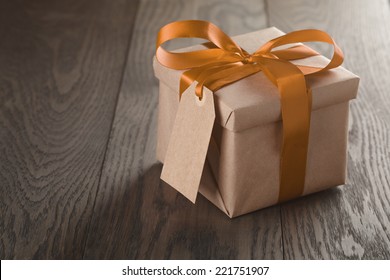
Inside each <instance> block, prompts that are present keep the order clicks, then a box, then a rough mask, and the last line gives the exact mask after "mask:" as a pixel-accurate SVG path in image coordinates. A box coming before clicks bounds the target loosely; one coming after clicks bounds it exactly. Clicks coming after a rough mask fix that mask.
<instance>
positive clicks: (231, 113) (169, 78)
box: [153, 27, 359, 131]
mask: <svg viewBox="0 0 390 280" xmlns="http://www.w3.org/2000/svg"><path fill="white" fill-rule="evenodd" d="M283 34H284V33H283V32H282V31H280V30H279V29H277V28H275V27H270V28H267V29H263V30H260V31H256V32H252V33H247V34H243V35H239V36H235V37H233V40H234V41H235V42H237V44H238V45H240V46H241V47H242V48H243V49H245V50H246V51H248V52H249V53H252V52H254V51H256V50H257V49H258V48H259V47H260V46H262V45H263V44H264V43H266V42H267V41H269V40H271V39H273V38H276V37H279V36H281V35H283ZM205 48H207V47H206V46H205V45H197V46H192V47H188V48H184V49H180V50H178V51H179V52H181V51H192V50H196V49H205ZM292 62H293V63H296V64H300V65H311V66H314V65H315V66H325V65H326V64H327V63H328V62H329V60H328V59H327V58H325V57H324V56H321V55H318V56H313V57H309V58H305V59H299V60H294V61H292ZM153 67H154V72H155V76H156V77H157V78H158V79H159V80H160V81H161V82H163V83H165V84H166V85H167V86H168V87H170V88H171V89H172V90H173V91H174V92H177V98H178V99H179V81H180V76H181V74H182V72H183V71H181V70H173V69H169V68H167V67H165V66H163V65H161V64H160V63H159V62H158V61H157V59H156V57H154V60H153ZM306 81H307V85H308V87H310V88H311V89H312V94H313V98H312V102H313V105H312V110H317V109H319V108H323V107H327V106H330V105H334V104H337V103H342V102H346V101H348V100H350V99H353V98H356V95H357V89H358V85H359V77H358V76H356V75H354V74H353V73H351V72H349V71H348V70H346V69H345V68H343V67H338V68H335V69H331V70H328V71H326V72H324V73H321V74H315V75H311V76H309V77H306ZM194 94H195V93H194ZM214 96H215V107H216V120H217V122H219V123H220V125H221V126H223V127H225V128H227V129H229V130H232V131H241V130H245V129H249V128H252V127H255V126H259V125H263V124H267V123H271V122H276V121H279V120H281V108H280V95H279V91H278V89H277V87H276V86H275V85H274V84H273V83H272V82H271V81H269V80H268V78H267V77H266V76H265V75H264V73H262V72H258V73H256V74H253V75H251V76H249V77H246V78H245V79H242V80H240V81H237V82H235V83H233V84H230V85H227V86H225V87H223V88H221V89H219V90H217V91H216V92H215V93H214Z"/></svg>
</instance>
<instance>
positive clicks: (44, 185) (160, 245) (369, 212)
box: [0, 0, 390, 259]
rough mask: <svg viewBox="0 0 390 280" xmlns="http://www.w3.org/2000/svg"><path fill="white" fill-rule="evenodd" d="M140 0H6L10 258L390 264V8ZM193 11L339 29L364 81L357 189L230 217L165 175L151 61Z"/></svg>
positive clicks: (217, 17) (244, 25)
mask: <svg viewBox="0 0 390 280" xmlns="http://www.w3.org/2000/svg"><path fill="white" fill-rule="evenodd" d="M139 2H140V3H138V1H134V0H127V1H125V0H122V1H108V0H107V1H104V0H99V1H91V0H89V1H86V0H85V1H63V2H61V1H34V2H33V1H31V2H28V1H24V2H23V1H1V2H0V23H1V24H0V215H1V216H0V234H1V240H0V258H2V259H4V258H6V259H12V258H16V259H24V258H28V259H29V258H43V259H45V258H48V259H63V258H69V259H72V258H76V259H79V258H85V259H152V258H157V259H172V258H174V259H185V258H189V259H215V258H221V259H237V258H243V259H283V258H286V259H347V258H354V259H355V258H359V259H360V258H366V259H388V258H390V253H389V252H390V229H389V228H390V207H389V206H390V199H389V197H390V190H389V185H390V152H389V147H390V141H389V139H390V133H389V131H390V127H389V124H390V110H389V108H390V106H389V105H390V104H389V103H390V93H389V92H388V89H389V88H390V79H388V77H390V67H389V65H390V56H389V55H388V51H389V50H390V47H389V46H390V44H389V43H390V42H389V41H390V39H389V38H390V36H389V35H390V34H389V33H390V8H389V3H388V2H386V1H370V3H368V1H353V0H348V1H347V0H345V1H337V0H333V1H309V0H307V1H295V0H294V1H283V0H277V1H275V0H272V1H267V2H263V1H261V0H249V1H242V0H229V1H221V0H196V1H185V0H182V1H179V0H161V1H155V0H140V1H139ZM189 18H199V19H207V20H210V21H213V22H214V23H216V24H217V25H219V26H220V27H222V28H223V30H224V31H226V32H227V33H228V34H230V35H235V34H240V33H245V32H249V31H253V30H257V29H260V28H264V27H266V26H269V25H275V26H277V27H279V28H281V29H282V30H285V31H291V30H294V29H302V28H312V27H314V28H321V29H324V30H326V31H328V32H329V33H330V34H331V35H332V36H334V37H335V38H336V40H337V42H338V43H339V45H340V46H341V47H342V48H343V49H344V50H345V53H346V57H347V59H346V62H345V65H346V67H348V68H349V69H351V70H352V71H353V72H355V73H356V74H358V75H360V76H361V78H362V82H361V87H360V92H359V98H358V100H357V101H354V102H353V104H352V106H351V115H350V135H349V137H350V147H349V165H348V173H349V175H348V184H347V185H346V186H343V187H337V188H334V189H332V190H329V191H326V192H322V193H318V194H314V195H310V196H308V197H304V198H301V199H298V200H295V201H292V202H288V203H285V204H282V205H277V206H274V207H270V208H267V209H264V210H261V211H257V212H254V213H251V214H248V215H244V216H242V217H239V218H236V219H233V220H230V219H229V218H227V217H226V216H225V215H224V214H223V213H222V212H220V211H219V210H218V209H217V208H215V207H214V206H213V205H211V204H210V203H209V202H208V201H207V200H206V199H204V198H203V197H201V196H200V197H199V199H198V201H197V204H196V205H192V204H191V203H189V202H188V201H187V200H186V199H185V198H183V197H182V196H181V195H179V194H178V193H177V192H175V191H174V190H173V189H172V188H170V187H169V186H168V185H166V184H165V183H163V182H161V181H160V179H159V177H160V172H161V169H162V165H161V164H159V163H158V162H157V161H156V159H155V142H156V113H157V107H158V98H157V90H158V83H157V80H156V79H155V78H154V76H153V71H152V65H151V58H152V56H153V51H154V42H155V36H156V33H157V31H158V29H159V28H160V27H161V26H162V25H164V24H166V23H168V22H171V21H174V20H179V19H189ZM374 30H375V32H373V31H374Z"/></svg>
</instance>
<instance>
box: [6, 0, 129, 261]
mask: <svg viewBox="0 0 390 280" xmlns="http://www.w3.org/2000/svg"><path fill="white" fill-rule="evenodd" d="M135 8H136V1H124V0H120V1H115V2H114V1H105V0H97V1H85V0H84V1H80V0H77V1H1V3H0V19H1V24H0V38H1V40H0V198H1V199H0V213H1V214H0V215H1V216H0V235H1V241H0V258H1V259H11V258H15V259H24V258H34V259H59V258H68V259H74V258H82V255H83V249H84V247H85V242H86V237H87V232H88V229H89V222H90V219H91V216H92V209H93V204H94V201H95V197H96V191H97V186H98V182H99V177H100V173H101V167H102V163H103V158H104V153H105V150H106V145H107V142H108V136H109V133H110V129H111V124H112V119H113V116H114V110H115V104H116V100H117V96H118V92H119V86H120V82H121V77H122V75H123V69H124V61H125V57H126V53H127V47H128V42H129V38H130V34H131V30H132V29H131V27H132V21H133V19H134V15H135V11H136V9H135Z"/></svg>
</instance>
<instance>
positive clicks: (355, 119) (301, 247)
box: [268, 0, 390, 259]
mask: <svg viewBox="0 0 390 280" xmlns="http://www.w3.org/2000/svg"><path fill="white" fill-rule="evenodd" d="M268 12H269V20H270V23H271V25H275V26H277V27H279V28H281V29H282V30H284V31H286V32H287V31H291V30H295V29H302V28H319V29H323V30H326V31H328V32H329V33H330V34H331V35H332V36H333V37H334V38H335V39H336V41H337V43H338V44H339V45H340V46H341V48H342V49H343V50H344V51H345V55H346V60H345V64H344V65H345V66H346V67H347V68H348V69H350V70H351V71H353V72H354V73H356V74H357V75H359V76H360V77H361V86H360V91H359V96H358V99H357V100H356V101H354V102H352V105H351V119H350V133H349V164H348V174H349V176H348V184H347V185H346V186H344V187H341V188H336V189H334V190H332V191H328V192H323V193H319V194H315V195H312V196H309V197H306V198H302V199H299V200H296V201H292V202H290V203H288V204H285V205H284V206H283V207H282V221H283V236H284V251H285V258H288V259H389V258H390V230H389V229H390V149H389V147H390V109H389V108H390V106H389V105H390V95H389V88H390V79H388V77H390V66H389V65H390V56H389V55H388V52H389V46H390V8H389V2H387V1H369V2H368V1H353V0H345V1H337V0H332V1H311V0H310V1H309V0H307V1H306V0H294V1H282V0H277V1H268Z"/></svg>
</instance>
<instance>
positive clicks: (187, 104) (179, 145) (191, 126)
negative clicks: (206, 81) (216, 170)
mask: <svg viewBox="0 0 390 280" xmlns="http://www.w3.org/2000/svg"><path fill="white" fill-rule="evenodd" d="M214 120H215V108H214V96H213V93H212V92H211V91H210V90H209V89H207V88H204V90H203V98H202V100H199V98H198V97H197V96H196V95H195V83H194V84H192V86H190V87H189V88H188V89H187V90H186V91H185V92H184V93H183V95H182V97H181V100H180V103H179V108H178V111H177V115H176V119H175V123H174V125H173V130H172V134H171V137H170V140H169V144H168V149H167V153H166V155H165V159H164V166H163V170H162V173H161V179H162V180H164V181H165V182H167V183H168V184H169V185H171V186H172V187H173V188H175V189H176V190H177V191H179V192H180V193H181V194H183V195H184V196H185V197H187V198H188V199H189V200H191V201H192V202H193V203H195V201H196V197H197V194H198V189H199V184H200V179H201V177H202V171H203V166H204V163H205V161H206V154H207V149H208V147H209V143H210V138H211V132H212V130H213V125H214Z"/></svg>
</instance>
